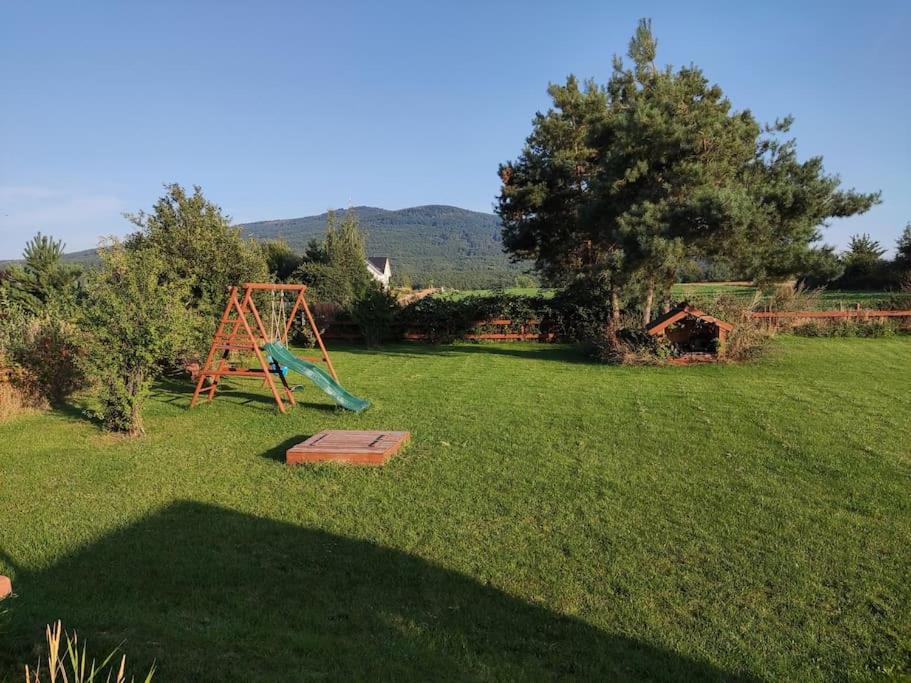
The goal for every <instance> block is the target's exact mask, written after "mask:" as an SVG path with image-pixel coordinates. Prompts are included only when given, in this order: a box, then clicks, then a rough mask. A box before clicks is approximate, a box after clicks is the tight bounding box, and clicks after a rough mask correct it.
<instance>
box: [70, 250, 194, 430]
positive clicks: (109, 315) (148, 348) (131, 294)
mask: <svg viewBox="0 0 911 683" xmlns="http://www.w3.org/2000/svg"><path fill="white" fill-rule="evenodd" d="M102 259H103V262H102V267H101V268H99V269H98V270H96V271H93V272H92V274H91V276H90V278H89V280H88V282H87V285H86V288H87V290H88V294H89V295H88V297H87V298H86V302H85V305H84V306H83V309H82V324H83V326H84V328H85V329H86V331H87V332H88V334H89V336H90V344H89V354H88V356H89V357H88V359H89V367H90V371H91V376H92V379H93V380H95V383H96V389H97V391H98V399H99V403H100V409H99V411H98V416H99V418H100V419H101V421H102V423H103V424H104V426H105V428H106V429H109V430H111V431H117V432H126V433H128V434H130V435H133V436H136V435H139V434H141V433H142V432H143V424H142V407H143V405H144V402H145V399H146V397H147V396H148V393H149V387H150V385H151V383H152V380H153V379H154V378H155V377H156V376H157V375H158V374H160V372H161V370H162V367H163V365H164V363H166V362H168V361H171V360H173V359H175V358H178V357H180V356H181V355H182V354H184V353H185V352H186V346H187V344H189V343H191V340H192V339H193V332H194V322H195V321H194V319H193V315H192V313H191V312H190V311H189V310H188V308H187V302H188V301H189V299H190V290H189V288H188V286H187V283H186V281H182V282H181V281H172V280H170V279H169V276H170V272H169V266H168V264H167V263H166V262H165V261H164V260H163V259H162V258H161V257H160V256H159V255H158V253H156V252H155V251H153V250H147V249H132V250H127V249H124V248H122V247H121V246H119V245H115V246H114V247H112V248H111V249H109V250H107V251H106V252H105V253H104V254H103V256H102Z"/></svg>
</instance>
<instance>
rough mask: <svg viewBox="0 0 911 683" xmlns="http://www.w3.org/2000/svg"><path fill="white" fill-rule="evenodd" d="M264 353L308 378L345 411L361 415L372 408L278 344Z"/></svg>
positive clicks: (264, 349) (312, 365) (326, 374)
mask: <svg viewBox="0 0 911 683" xmlns="http://www.w3.org/2000/svg"><path fill="white" fill-rule="evenodd" d="M263 351H265V352H266V353H268V354H269V355H270V356H272V358H273V359H275V360H276V361H277V362H278V364H279V365H284V366H287V367H288V369H290V370H294V372H299V373H300V374H302V375H303V376H304V377H306V378H308V379H309V380H310V381H311V382H313V383H314V384H315V385H316V386H318V387H319V388H320V389H322V390H323V391H325V392H326V393H327V394H329V395H330V396H331V397H332V398H333V399H334V400H335V402H336V403H337V404H338V405H340V406H341V407H342V408H344V409H345V410H351V411H353V412H355V413H360V412H362V411H364V410H367V408H369V407H370V401H365V400H364V399H362V398H358V397H357V396H354V395H353V394H349V393H348V392H347V391H345V390H344V389H343V388H342V385H340V384H339V383H338V382H336V381H335V380H334V379H332V375H330V374H329V373H328V372H326V371H325V370H323V369H322V368H321V367H318V366H316V365H314V364H313V363H308V362H307V361H305V360H301V359H300V358H298V357H297V356H295V355H294V354H293V353H291V352H290V351H289V350H288V349H287V348H285V347H284V346H282V345H281V344H279V343H278V342H270V343H268V344H266V345H265V346H264V347H263Z"/></svg>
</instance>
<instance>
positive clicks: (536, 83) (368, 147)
mask: <svg viewBox="0 0 911 683" xmlns="http://www.w3.org/2000/svg"><path fill="white" fill-rule="evenodd" d="M845 4H846V5H848V6H847V7H845V8H842V7H840V6H839V5H840V3H831V2H825V3H822V2H820V3H809V2H807V3H792V2H781V3H774V2H761V3H731V2H725V3H717V4H714V5H708V4H706V5H703V4H699V3H693V2H687V3H680V2H668V3H658V4H654V3H633V2H626V3H622V4H621V3H609V2H604V1H603V0H601V1H597V2H565V3H564V2H540V3H532V2H528V3H518V2H516V3H512V2H496V3H493V2H477V3H473V2H450V3H440V2H426V1H425V2H414V3H397V2H372V3H367V2H364V3H359V4H346V3H315V2H314V3H298V2H293V3H292V2H287V3H278V2H261V1H259V2H255V3H254V2H211V3H207V2H198V1H195V0H194V1H193V2H164V1H161V0H156V1H155V2H113V1H111V2H94V3H90V2H62V1H61V2H13V1H12V0H10V1H8V2H4V1H3V0H0V92H2V94H3V97H2V105H0V258H4V257H14V256H17V255H18V254H19V253H20V251H21V248H22V245H23V243H24V242H25V241H26V240H27V239H28V238H29V237H30V236H31V235H32V234H33V233H34V232H36V231H37V230H42V231H44V232H46V233H51V234H53V235H56V236H59V237H62V238H63V239H64V240H65V241H66V242H67V245H68V248H69V249H71V250H74V249H83V248H87V247H91V246H94V245H95V244H96V241H97V238H98V236H99V235H103V234H123V233H125V232H126V231H127V230H128V228H129V225H128V224H127V223H126V222H125V221H124V220H123V218H122V217H121V216H120V214H121V212H123V211H137V210H139V209H143V208H149V207H150V206H151V204H152V203H153V201H154V200H155V198H156V197H157V196H158V195H159V194H160V190H161V183H163V182H166V181H178V182H180V183H184V184H187V185H191V184H194V183H195V184H199V185H202V186H203V188H204V189H205V191H206V194H207V195H208V196H210V197H211V198H212V199H214V200H215V201H217V202H218V203H219V204H221V206H222V207H223V208H224V209H225V210H226V211H227V212H228V213H229V214H231V215H232V216H233V217H234V218H235V220H237V221H250V220H260V219H269V218H288V217H295V216H302V215H309V214H313V213H319V212H321V211H324V210H325V209H326V208H327V207H335V206H345V205H347V204H349V203H351V204H355V205H358V204H368V205H374V206H380V207H385V208H401V207H406V206H413V205H417V204H430V203H441V204H454V205H457V206H462V207H465V208H469V209H477V210H482V211H489V210H491V207H492V203H493V200H494V197H495V195H496V193H497V190H498V178H497V176H496V168H497V164H498V162H500V161H504V160H506V159H510V158H513V157H515V156H516V155H517V154H518V152H519V150H520V148H521V146H522V142H523V140H524V138H525V136H526V135H527V134H528V132H529V130H530V120H531V118H532V116H533V114H534V113H535V111H536V110H539V109H545V108H546V107H547V106H548V99H547V95H546V93H545V88H546V86H547V83H548V82H549V81H560V80H563V79H564V78H565V76H566V75H567V74H569V73H575V74H577V75H579V76H581V77H588V76H593V77H595V78H596V79H598V80H599V81H604V80H606V79H607V78H608V76H609V73H610V63H611V56H612V55H613V54H614V53H625V52H626V46H627V43H628V40H629V37H630V35H631V34H632V32H633V29H634V28H635V25H636V20H637V19H638V18H639V17H640V16H650V17H652V19H653V22H654V29H655V32H656V35H657V37H658V40H659V61H660V62H662V63H672V64H675V65H680V64H688V63H690V62H693V63H695V64H698V65H699V66H701V67H702V68H703V69H704V70H705V72H706V73H707V75H708V77H709V78H710V79H711V80H712V81H714V82H717V83H719V84H720V85H721V86H722V87H723V88H724V90H725V91H726V93H727V94H728V95H729V97H730V98H731V100H732V101H733V103H734V105H735V106H736V107H738V108H750V109H752V110H753V111H754V112H755V113H756V115H757V116H758V117H759V118H760V119H761V120H765V121H771V120H773V119H774V118H775V117H777V116H782V115H785V114H793V115H794V116H795V117H796V124H795V127H794V129H793V132H794V134H795V136H796V137H797V140H798V149H799V151H800V154H801V156H803V157H807V156H810V155H817V154H821V155H823V156H824V157H825V161H826V168H827V170H829V171H833V172H838V173H839V174H841V176H842V178H843V179H844V181H845V184H846V185H847V186H855V187H857V188H858V189H860V190H865V191H866V190H876V189H880V190H882V192H883V204H882V205H881V206H879V207H876V208H874V209H873V210H872V211H870V212H869V213H868V214H866V215H865V216H862V217H859V218H854V219H851V220H848V221H841V222H837V223H836V224H835V225H833V227H832V228H831V229H830V230H828V231H827V233H826V239H827V241H829V242H831V243H834V244H838V245H844V244H845V243H846V241H847V236H848V235H849V234H850V233H852V232H861V231H865V232H870V233H872V234H873V235H874V236H875V237H876V238H878V239H879V240H881V241H882V243H883V244H884V245H888V246H889V247H891V246H892V245H893V243H894V240H895V238H896V237H897V235H898V233H899V232H900V230H901V228H902V227H903V226H904V224H905V223H906V222H907V221H909V220H911V56H909V55H911V53H909V51H908V47H907V40H908V36H909V35H911V4H909V3H908V2H907V1H904V2H864V3H845Z"/></svg>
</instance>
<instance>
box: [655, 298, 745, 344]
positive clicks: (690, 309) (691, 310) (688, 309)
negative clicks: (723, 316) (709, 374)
mask: <svg viewBox="0 0 911 683" xmlns="http://www.w3.org/2000/svg"><path fill="white" fill-rule="evenodd" d="M687 317H690V318H698V319H699V320H703V321H705V322H707V323H711V324H712V325H716V326H717V327H718V329H720V330H724V331H725V332H730V331H731V330H733V329H734V326H733V325H731V323H728V322H725V321H724V320H719V319H718V318H716V317H714V316H711V315H709V314H708V313H703V312H702V311H700V310H699V309H698V308H696V307H694V306H691V305H690V304H689V303H687V302H686V301H682V302H680V303H679V304H677V305H676V306H674V307H673V308H672V309H671V310H669V311H668V312H667V313H665V314H664V315H662V316H661V317H659V318H655V319H654V320H652V322H650V323H649V324H648V325H646V327H645V331H646V332H648V333H649V334H651V335H653V336H654V335H657V334H662V333H663V332H664V331H665V330H666V329H667V328H668V327H670V326H671V325H673V324H674V323H675V322H678V321H680V320H683V319H684V318H687Z"/></svg>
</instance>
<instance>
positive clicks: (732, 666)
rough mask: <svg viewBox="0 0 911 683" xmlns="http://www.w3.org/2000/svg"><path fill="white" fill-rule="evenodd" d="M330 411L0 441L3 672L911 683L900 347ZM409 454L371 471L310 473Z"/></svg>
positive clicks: (406, 349) (436, 367) (357, 356)
mask: <svg viewBox="0 0 911 683" xmlns="http://www.w3.org/2000/svg"><path fill="white" fill-rule="evenodd" d="M334 360H335V363H336V366H337V368H338V370H339V373H340V376H341V377H342V379H343V381H344V383H345V384H346V386H347V387H348V388H349V389H351V390H352V391H354V392H355V393H358V394H359V395H363V396H365V397H368V398H370V399H371V400H372V401H373V402H374V406H373V408H371V409H370V410H369V411H367V412H366V413H363V414H361V415H352V414H348V413H344V412H340V411H337V410H336V409H334V408H333V407H331V406H330V405H329V404H328V401H327V400H326V399H325V397H324V396H323V395H322V394H319V393H318V392H317V391H316V390H314V389H312V388H310V387H307V388H305V389H303V390H302V391H301V396H300V397H301V400H302V401H303V402H304V405H302V406H301V407H300V408H299V409H297V410H296V411H295V412H293V413H292V414H289V415H286V416H283V415H279V414H277V413H276V412H275V411H274V409H273V407H272V406H271V405H270V403H269V401H268V400H267V399H266V397H265V394H264V392H263V391H262V390H261V387H259V386H258V385H257V384H256V383H255V382H254V383H251V382H247V383H245V384H241V383H238V384H237V385H235V386H236V388H235V389H232V390H231V391H226V392H225V393H224V394H223V395H221V396H219V398H218V399H217V400H216V401H215V402H213V403H212V404H210V405H205V406H202V407H200V408H197V409H194V410H192V411H189V410H187V404H188V398H189V386H188V385H187V384H186V383H184V382H167V383H163V384H162V385H160V386H159V387H158V390H157V391H156V394H155V396H154V398H153V400H152V402H151V404H150V406H149V410H148V425H147V426H148V432H149V433H148V436H146V437H145V438H144V439H142V440H138V441H125V440H122V439H119V438H114V437H110V436H106V435H104V434H102V433H101V432H100V431H98V429H97V428H96V427H95V426H94V425H93V424H91V423H90V422H88V421H86V419H84V418H83V417H82V415H81V414H80V412H79V411H78V410H77V409H73V410H70V411H64V412H55V413H50V414H45V415H38V416H31V417H25V418H21V419H18V420H16V421H14V422H12V423H10V424H6V425H2V426H0V444H2V451H0V453H2V455H0V472H2V481H0V530H2V533H0V547H2V551H3V554H2V555H0V573H6V574H12V576H13V580H14V587H15V588H16V591H17V593H18V596H17V597H16V598H15V599H13V600H12V601H11V602H10V603H9V607H10V608H11V610H12V615H11V623H10V625H9V627H8V628H7V632H6V633H5V634H2V635H0V671H5V672H7V675H8V677H9V679H10V680H18V677H19V675H20V674H19V673H17V671H21V669H17V668H16V667H17V665H18V664H20V663H24V662H25V661H31V660H33V659H34V655H35V652H34V650H33V649H32V648H33V644H34V643H39V642H40V641H41V628H42V627H43V625H44V624H45V623H47V622H48V621H50V620H53V619H57V618H61V619H63V621H64V624H65V625H66V626H67V627H68V628H75V629H76V630H77V631H78V632H79V634H80V637H81V638H85V639H87V640H88V642H89V644H90V649H91V650H92V651H94V652H103V651H106V650H107V649H108V648H113V647H114V646H115V645H117V644H118V643H120V642H121V640H125V643H124V646H123V650H124V652H126V653H127V655H128V657H129V659H130V661H131V662H132V665H133V667H134V668H135V669H136V670H138V671H142V670H144V669H145V667H147V666H148V665H151V663H152V661H153V660H155V661H156V662H157V664H156V666H157V668H158V672H159V674H158V678H159V680H163V681H183V680H187V681H191V680H192V681H200V680H212V681H224V680H243V681H256V680H307V679H311V678H318V679H330V680H363V679H380V680H393V679H394V680H431V679H433V680H436V679H450V680H451V679H462V680H529V679H532V680H534V679H551V678H579V679H588V680H615V679H631V680H638V679H643V680H644V679H663V680H675V679H676V680H693V679H704V680H713V679H716V680H717V679H736V678H740V679H743V680H754V679H777V680H823V679H846V678H866V677H876V676H881V675H888V674H900V673H901V672H904V673H906V674H907V673H909V661H911V607H909V606H911V584H909V581H908V576H909V571H911V560H909V555H908V548H909V547H911V497H909V495H908V492H909V483H911V481H909V479H911V477H909V475H911V394H909V392H908V384H909V380H911V338H908V337H895V338H888V339H878V340H860V339H795V338H789V339H780V340H779V341H778V342H776V344H775V347H774V349H773V351H772V353H771V355H769V356H768V357H767V358H765V359H764V360H762V361H760V362H758V363H755V364H751V365H743V366H701V367H685V368H679V367H677V368H649V367H607V366H598V365H592V364H589V363H588V362H586V361H585V359H584V358H582V357H581V356H579V355H578V354H577V353H576V352H574V351H573V350H572V349H570V348H567V347H561V346H546V345H525V344H516V345H457V346H451V347H428V346H396V347H390V348H387V349H384V350H383V351H382V352H365V351H360V350H358V349H353V348H352V349H348V350H345V351H339V350H336V351H335V353H334ZM326 428H337V429H406V430H410V431H411V432H412V434H413V443H412V445H411V446H410V447H409V448H408V449H407V450H405V451H404V452H402V453H401V454H400V455H397V456H396V457H395V458H394V459H393V460H392V461H391V462H390V464H388V465H387V466H386V467H385V468H382V469H358V468H352V467H343V466H317V467H297V468H292V467H288V466H285V465H284V464H282V462H281V456H282V453H283V451H284V449H285V448H286V447H287V446H288V445H289V444H291V443H294V442H297V441H299V440H301V439H303V438H304V437H305V436H308V435H310V434H313V433H315V432H317V431H319V430H321V429H326ZM0 679H2V675H0Z"/></svg>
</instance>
